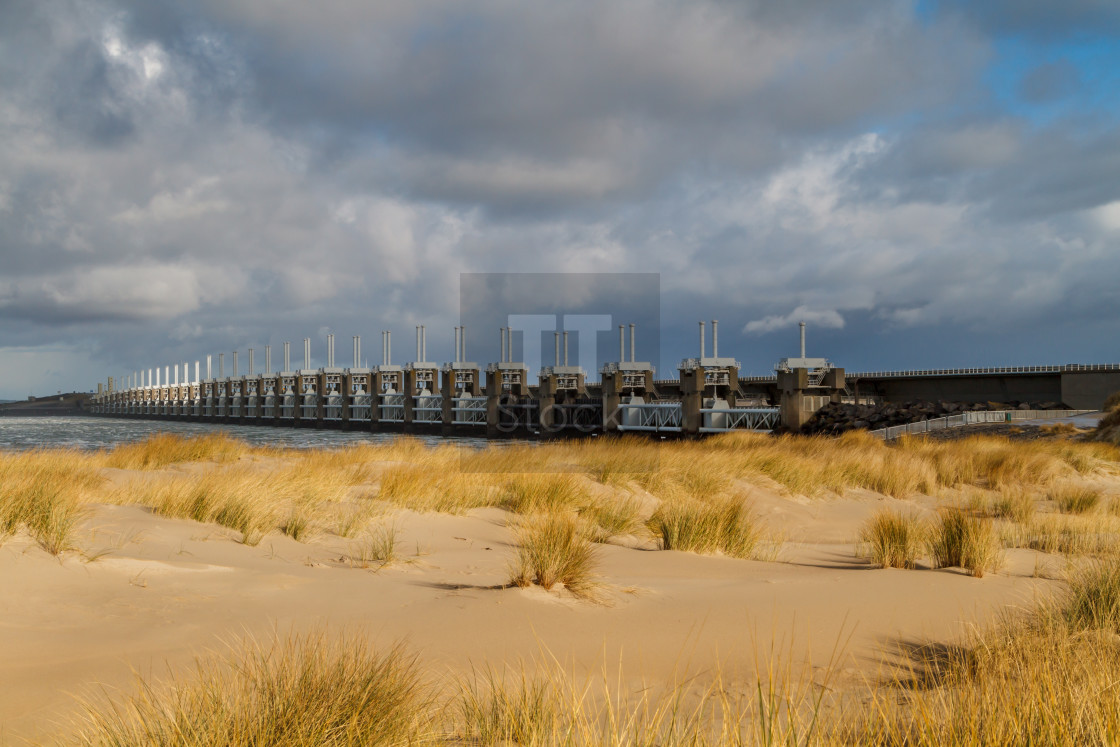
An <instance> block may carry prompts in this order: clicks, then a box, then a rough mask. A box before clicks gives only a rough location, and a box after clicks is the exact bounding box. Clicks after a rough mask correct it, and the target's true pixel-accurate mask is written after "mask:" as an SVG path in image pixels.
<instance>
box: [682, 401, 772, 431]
mask: <svg viewBox="0 0 1120 747" xmlns="http://www.w3.org/2000/svg"><path fill="white" fill-rule="evenodd" d="M779 412H780V411H779V410H778V408H776V407H751V408H716V407H710V408H709V407H705V408H701V409H700V414H701V416H702V417H703V420H704V425H703V426H701V428H700V432H701V433H723V432H725V431H731V430H748V431H766V432H769V431H772V430H774V429H775V428H777V427H778V425H779V423H780V422H781V417H780V415H779Z"/></svg>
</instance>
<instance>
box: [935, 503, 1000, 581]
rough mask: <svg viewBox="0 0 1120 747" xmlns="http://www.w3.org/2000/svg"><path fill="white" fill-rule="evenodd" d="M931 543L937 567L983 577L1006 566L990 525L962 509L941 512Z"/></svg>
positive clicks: (945, 509) (948, 509)
mask: <svg viewBox="0 0 1120 747" xmlns="http://www.w3.org/2000/svg"><path fill="white" fill-rule="evenodd" d="M928 543H929V551H930V555H931V556H932V558H933V563H934V567H936V568H954V567H956V568H963V569H964V570H965V571H967V572H968V574H969V575H970V576H975V577H976V578H980V577H982V576H983V575H984V574H985V573H986V572H987V571H994V570H996V569H998V568H999V567H1000V566H1001V565H1002V564H1003V557H1002V553H1001V549H1000V545H999V541H998V538H997V536H996V532H995V530H994V529H993V527H992V525H991V523H990V522H988V521H985V520H984V519H982V518H980V517H978V516H973V515H971V514H969V513H968V512H966V511H964V510H963V509H961V508H944V509H942V510H941V516H940V518H939V521H937V522H936V523H935V524H934V526H933V528H932V530H931V532H930V536H929V540H928Z"/></svg>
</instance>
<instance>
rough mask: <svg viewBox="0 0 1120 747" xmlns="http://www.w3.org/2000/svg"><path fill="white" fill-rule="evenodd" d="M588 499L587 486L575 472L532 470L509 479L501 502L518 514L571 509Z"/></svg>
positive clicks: (503, 506)
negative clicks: (535, 471)
mask: <svg viewBox="0 0 1120 747" xmlns="http://www.w3.org/2000/svg"><path fill="white" fill-rule="evenodd" d="M587 502H588V496H587V490H586V488H584V487H583V486H582V485H580V484H579V482H578V481H577V480H576V477H575V476H574V475H569V474H548V473H545V474H537V473H530V474H525V475H516V476H514V477H512V478H510V479H509V480H508V481H507V482H506V485H505V495H504V496H503V498H502V503H501V505H502V508H505V509H507V510H509V511H512V512H514V513H517V514H536V513H555V512H558V511H570V510H573V509H575V508H577V507H578V506H580V505H584V504H586V503H587Z"/></svg>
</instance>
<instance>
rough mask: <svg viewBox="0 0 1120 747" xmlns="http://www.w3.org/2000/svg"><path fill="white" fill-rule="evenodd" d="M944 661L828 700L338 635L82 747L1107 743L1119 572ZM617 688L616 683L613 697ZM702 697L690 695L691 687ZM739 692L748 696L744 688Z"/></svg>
mask: <svg viewBox="0 0 1120 747" xmlns="http://www.w3.org/2000/svg"><path fill="white" fill-rule="evenodd" d="M1067 585H1068V591H1067V592H1065V593H1063V594H1061V595H1059V596H1057V597H1054V598H1047V599H1044V600H1043V601H1042V603H1041V605H1040V606H1039V608H1038V609H1036V610H1034V611H1031V612H1019V613H1015V614H1008V615H1007V616H1006V617H1005V618H1004V619H1003V620H1002V621H1000V622H998V623H997V624H996V625H994V626H992V627H989V628H987V629H984V630H978V631H975V632H974V633H972V634H970V635H969V636H968V637H967V638H966V639H965V640H964V641H962V642H961V643H960V644H956V645H943V644H925V643H922V642H920V641H918V642H914V643H908V644H906V645H904V646H903V647H901V648H900V650H899V653H900V654H902V656H903V661H902V663H901V664H899V665H897V666H892V667H891V668H888V669H887V670H886V671H884V672H883V676H881V677H879V678H878V679H873V680H870V681H867V682H866V683H865V684H864V685H862V686H855V688H854V689H851V690H849V691H847V692H844V691H836V690H834V688H833V687H832V685H831V682H830V678H831V673H832V671H833V667H835V666H836V662H837V659H836V658H835V654H834V657H833V659H832V661H831V662H830V663H829V664H828V666H826V667H823V668H812V669H814V670H816V671H818V672H820V671H822V670H823V675H818V674H814V675H812V676H811V678H809V679H805V678H804V677H801V678H799V677H798V676H797V675H794V674H793V673H792V671H791V670H790V669H789V666H788V664H789V663H788V662H787V663H786V665H784V666H783V665H781V664H780V663H779V664H778V666H777V667H776V666H775V661H774V660H773V659H771V660H770V661H769V662H758V664H759V665H760V666H759V671H758V673H757V675H756V677H755V678H754V681H753V683H730V682H725V681H724V679H723V677H722V675H721V673H720V672H719V671H718V670H717V671H715V672H714V673H710V674H709V675H708V676H707V677H705V678H704V680H703V681H701V680H699V679H698V678H695V677H682V678H679V679H677V680H675V681H672V682H669V683H666V684H664V685H661V686H651V685H648V684H646V683H635V682H633V681H632V680H629V679H628V678H626V677H624V676H623V673H622V672H619V673H618V675H617V678H612V677H608V676H607V675H606V673H605V672H604V674H603V676H602V677H601V678H596V677H593V676H588V677H587V678H586V679H585V680H582V681H581V680H579V679H577V678H576V677H575V676H574V675H573V674H571V673H568V672H566V671H564V670H563V669H561V667H560V666H559V665H558V664H555V663H552V664H549V663H547V662H546V663H545V664H544V665H542V666H538V667H536V668H535V671H533V670H530V669H529V668H528V667H526V666H524V665H522V666H521V667H520V669H517V668H514V669H507V670H504V671H495V670H493V669H483V670H482V671H481V672H477V673H476V674H475V675H473V676H468V677H464V678H459V679H456V680H452V681H451V682H444V683H440V682H438V681H437V680H435V679H434V678H431V677H427V676H425V675H424V673H423V672H422V670H421V669H420V667H419V665H418V663H417V661H416V659H415V658H414V657H413V656H410V655H409V654H407V653H406V652H405V651H403V650H402V649H400V648H399V647H398V648H392V649H389V650H388V651H387V652H386V653H383V654H378V653H374V652H371V651H370V650H369V649H368V647H367V644H366V642H365V641H364V640H363V639H362V638H360V637H356V636H344V637H341V638H339V639H332V640H327V639H326V638H325V637H324V636H322V635H321V634H313V635H311V636H308V637H306V638H294V637H289V638H287V639H284V640H281V641H280V642H278V643H276V644H273V645H271V646H261V645H259V644H256V643H253V642H250V643H249V644H248V645H244V644H242V645H238V646H236V647H234V648H233V653H232V654H231V655H229V656H228V657H227V658H226V659H225V660H217V661H215V660H210V661H204V662H200V663H199V664H198V667H197V674H196V676H195V677H194V678H193V679H189V680H178V681H172V682H169V683H149V682H141V683H140V685H139V687H138V690H137V692H136V693H135V694H133V695H131V696H129V697H126V698H124V699H118V700H116V701H115V702H108V703H102V704H98V705H96V706H90V707H89V714H88V720H87V722H86V723H85V725H84V726H83V728H82V729H81V731H80V733H79V734H78V737H79V740H80V741H82V742H83V743H86V744H99V745H100V744H114V745H147V744H166V745H187V744H191V745H195V744H198V745H218V744H230V745H249V744H323V745H343V744H345V745H359V744H362V745H364V744H372V745H382V744H479V745H507V744H509V745H512V744H517V745H604V746H605V745H611V746H612V747H613V746H622V745H626V746H629V745H635V746H637V745H650V746H652V745H691V746H694V747H708V746H711V747H715V746H716V745H776V744H787V745H818V744H819V745H852V744H876V745H917V746H921V747H926V746H929V747H933V746H934V745H945V744H952V745H987V744H1047V745H1049V744H1053V745H1058V744H1062V745H1064V744H1078V745H1080V744H1087V745H1110V744H1116V743H1118V742H1120V697H1118V696H1117V694H1116V692H1115V689H1116V682H1118V681H1120V646H1117V643H1116V636H1117V634H1118V633H1120V560H1117V559H1111V560H1108V561H1104V562H1100V563H1093V564H1088V565H1084V564H1083V565H1080V566H1077V567H1076V568H1075V569H1074V570H1073V571H1072V572H1071V573H1070V575H1069V577H1068V584H1067ZM624 683H625V684H624ZM705 683H706V684H705ZM748 685H749V686H748Z"/></svg>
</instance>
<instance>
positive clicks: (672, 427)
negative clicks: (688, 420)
mask: <svg viewBox="0 0 1120 747" xmlns="http://www.w3.org/2000/svg"><path fill="white" fill-rule="evenodd" d="M618 409H619V416H620V417H619V421H620V422H619V425H618V429H619V430H620V431H655V432H656V431H667V432H679V431H680V429H681V424H682V422H683V420H684V412H683V410H682V409H681V403H680V402H654V403H650V404H644V405H631V404H625V405H619V408H618Z"/></svg>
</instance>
